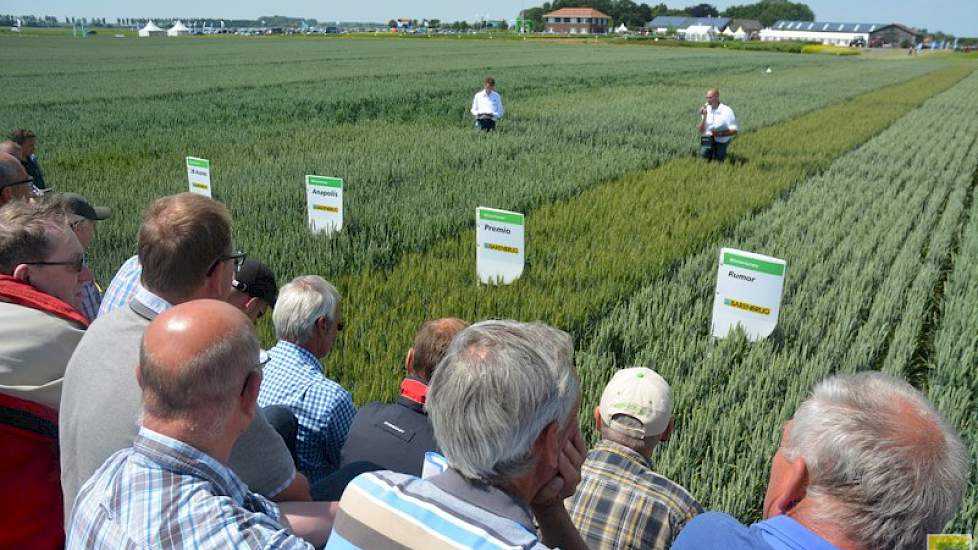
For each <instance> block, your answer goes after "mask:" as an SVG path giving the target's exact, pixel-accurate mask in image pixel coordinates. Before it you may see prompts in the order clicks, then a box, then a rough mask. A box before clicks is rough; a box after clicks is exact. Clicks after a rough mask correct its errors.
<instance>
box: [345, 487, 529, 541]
mask: <svg viewBox="0 0 978 550" xmlns="http://www.w3.org/2000/svg"><path fill="white" fill-rule="evenodd" d="M326 548H327V549H328V550H349V549H360V548H363V549H370V550H385V549H391V550H394V549H397V550H403V549H405V548H414V549H430V548H452V549H467V548H478V549H485V550H493V549H504V548H506V549H510V548H525V549H531V550H543V549H546V548H547V547H546V546H544V545H543V544H542V543H541V542H540V540H539V537H538V536H537V532H536V528H535V527H534V525H533V516H532V515H531V514H530V511H529V509H527V508H526V506H524V505H523V504H521V503H520V502H519V501H517V500H516V499H515V498H513V497H512V496H510V495H508V494H506V493H504V492H503V491H501V490H499V489H497V488H495V487H492V486H488V485H481V484H477V483H474V482H471V481H469V480H467V479H465V478H464V477H462V475H461V474H459V473H458V472H457V471H456V470H452V469H449V470H447V471H445V472H444V473H442V474H439V475H437V476H434V477H431V478H429V479H427V480H422V479H419V478H417V477H414V476H411V475H407V474H399V473H395V472H391V471H381V472H371V473H367V474H362V475H360V476H357V477H356V478H355V479H354V480H353V481H352V482H351V483H350V485H348V486H347V488H346V491H345V492H344V493H343V497H342V498H341V499H340V507H339V511H338V512H337V514H336V519H335V521H334V522H333V532H332V533H331V534H330V536H329V542H328V543H327V544H326Z"/></svg>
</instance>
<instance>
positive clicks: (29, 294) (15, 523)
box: [0, 275, 88, 549]
mask: <svg viewBox="0 0 978 550" xmlns="http://www.w3.org/2000/svg"><path fill="white" fill-rule="evenodd" d="M0 301H4V302H8V303H12V304H17V305H20V306H23V307H27V308H31V309H38V310H41V311H44V312H46V313H49V314H51V315H53V316H55V317H59V318H61V319H65V320H67V321H71V322H74V323H78V324H80V325H81V326H86V327H87V326H88V320H87V319H85V318H84V316H82V315H81V314H80V313H79V312H78V311H77V310H75V309H74V308H73V307H71V306H70V305H68V304H66V303H64V302H62V301H61V300H58V299H57V298H54V297H53V296H50V295H48V294H44V293H43V292H40V291H38V290H36V289H35V288H34V287H32V286H30V285H29V284H27V283H24V282H22V281H19V280H17V279H14V278H13V277H9V276H6V275H0ZM60 475H61V467H60V464H59V462H58V412H57V411H56V410H54V409H52V408H50V407H46V406H44V405H41V404H39V403H35V402H33V401H28V400H26V399H21V398H19V397H14V396H12V395H7V394H2V393H0V502H4V503H6V506H5V508H4V512H3V513H2V514H0V548H18V549H20V548H24V549H48V548H62V547H64V544H65V533H64V511H63V508H62V506H63V503H62V497H61V478H60Z"/></svg>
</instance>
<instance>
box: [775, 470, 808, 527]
mask: <svg viewBox="0 0 978 550" xmlns="http://www.w3.org/2000/svg"><path fill="white" fill-rule="evenodd" d="M785 462H787V464H786V471H785V473H784V479H783V483H782V484H781V492H780V494H778V495H776V496H775V497H774V499H773V500H772V501H771V506H770V509H769V510H765V512H767V514H766V516H765V517H774V516H780V515H783V514H787V513H788V512H790V511H791V510H792V509H793V508H794V507H795V506H797V505H798V503H799V502H801V501H802V500H803V499H804V498H805V495H806V494H807V493H808V465H807V464H805V459H804V458H803V457H801V456H799V457H798V458H796V459H795V460H794V462H791V461H787V460H786V461H785Z"/></svg>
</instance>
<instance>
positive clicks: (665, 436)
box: [659, 416, 676, 442]
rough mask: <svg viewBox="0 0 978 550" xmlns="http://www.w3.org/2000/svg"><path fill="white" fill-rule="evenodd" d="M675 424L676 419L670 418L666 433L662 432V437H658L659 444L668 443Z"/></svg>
mask: <svg viewBox="0 0 978 550" xmlns="http://www.w3.org/2000/svg"><path fill="white" fill-rule="evenodd" d="M675 422H676V417H674V416H670V417H669V425H668V426H666V431H664V432H662V435H660V436H659V442H664V441H669V438H670V437H672V429H673V428H674V427H675Z"/></svg>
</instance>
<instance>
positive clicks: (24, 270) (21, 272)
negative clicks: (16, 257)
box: [13, 264, 31, 283]
mask: <svg viewBox="0 0 978 550" xmlns="http://www.w3.org/2000/svg"><path fill="white" fill-rule="evenodd" d="M13 276H14V279H17V280H18V281H21V282H24V283H30V282H31V266H29V265H27V264H19V265H18V266H17V267H15V268H14V272H13Z"/></svg>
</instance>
